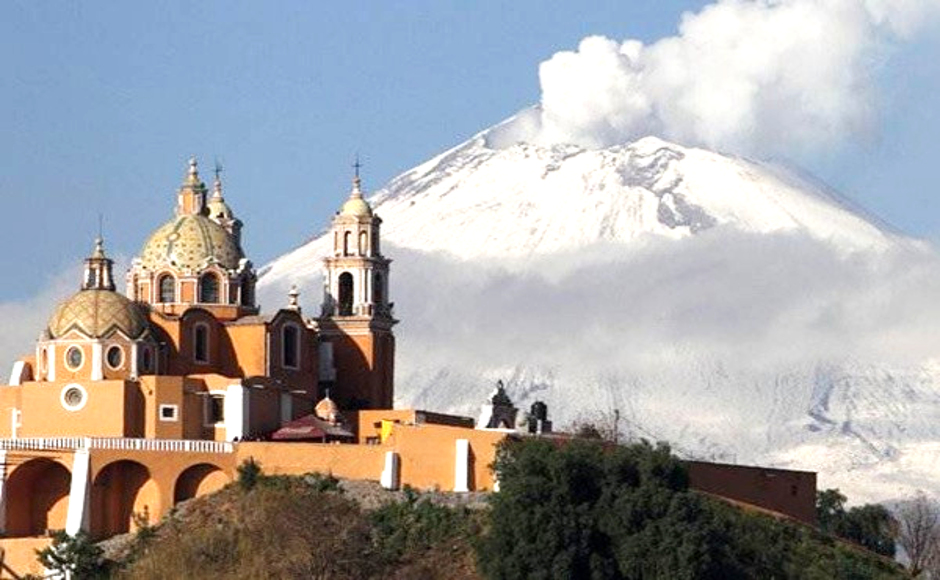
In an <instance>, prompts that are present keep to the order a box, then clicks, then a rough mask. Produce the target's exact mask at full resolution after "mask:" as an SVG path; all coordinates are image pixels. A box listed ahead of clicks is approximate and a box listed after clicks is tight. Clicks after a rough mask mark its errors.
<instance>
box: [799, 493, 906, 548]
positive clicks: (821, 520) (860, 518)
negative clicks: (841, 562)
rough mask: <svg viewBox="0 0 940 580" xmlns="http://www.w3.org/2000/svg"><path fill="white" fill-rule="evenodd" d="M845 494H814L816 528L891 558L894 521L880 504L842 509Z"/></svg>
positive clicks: (894, 529)
mask: <svg viewBox="0 0 940 580" xmlns="http://www.w3.org/2000/svg"><path fill="white" fill-rule="evenodd" d="M845 502H846V497H845V496H844V495H842V493H841V492H839V490H838V489H824V490H822V491H819V492H817V493H816V522H817V524H818V525H819V529H820V530H822V531H824V532H827V533H830V534H834V535H836V536H839V537H840V538H845V539H846V540H851V541H853V542H855V543H856V544H859V545H861V546H864V547H866V548H868V549H869V550H871V551H873V552H875V553H876V554H881V555H882V556H888V557H892V558H893V557H894V554H895V549H896V548H895V536H896V529H897V524H896V522H895V520H894V518H892V516H891V512H889V511H888V510H887V508H885V507H884V506H882V505H878V504H865V505H861V506H856V507H853V508H851V509H849V510H846V509H845Z"/></svg>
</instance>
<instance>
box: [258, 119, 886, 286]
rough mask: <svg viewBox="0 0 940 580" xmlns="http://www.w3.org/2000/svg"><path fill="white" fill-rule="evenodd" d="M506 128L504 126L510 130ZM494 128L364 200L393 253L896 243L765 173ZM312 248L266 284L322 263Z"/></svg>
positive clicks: (813, 191)
mask: <svg viewBox="0 0 940 580" xmlns="http://www.w3.org/2000/svg"><path fill="white" fill-rule="evenodd" d="M510 122H512V120H510V121H507V123H510ZM500 128H501V126H497V127H495V128H493V129H491V130H488V131H485V132H483V133H480V134H479V135H476V136H475V137H473V138H472V139H470V140H469V141H467V142H466V143H463V144H462V145H460V146H458V147H456V148H454V149H451V150H450V151H447V152H445V153H443V154H442V155H439V156H438V157H435V158H434V159H432V160H430V161H428V162H426V163H423V164H422V165H420V166H418V167H416V168H414V169H412V170H411V171H408V172H406V173H404V174H402V175H400V176H398V177H396V178H395V179H393V180H392V181H390V182H389V183H388V184H387V185H386V186H385V187H383V188H382V189H380V190H379V191H377V192H376V193H375V195H374V196H373V197H372V199H371V202H372V204H373V206H374V207H375V208H376V209H377V212H378V213H379V214H380V215H381V216H382V218H383V220H384V221H385V225H384V227H383V239H384V240H386V241H388V242H391V243H393V244H395V245H397V246H401V247H406V248H413V249H416V250H421V251H427V252H443V253H447V254H449V255H451V256H454V257H459V258H462V259H475V258H499V257H503V258H509V259H510V260H512V259H518V258H526V257H530V256H533V255H540V254H552V253H555V252H559V251H561V252H570V251H576V250H578V249H579V248H582V247H585V246H589V245H591V244H595V243H599V242H613V243H619V242H627V243H629V242H635V241H636V240H638V239H641V238H645V237H647V236H660V237H668V238H680V237H684V236H688V235H692V234H695V233H697V232H700V231H703V230H707V229H710V228H714V227H725V228H734V229H736V230H739V231H741V232H748V233H770V232H792V233H804V234H806V235H808V236H811V237H813V238H815V239H819V240H826V241H828V242H830V243H832V244H833V245H834V246H837V247H839V248H840V249H844V250H850V251H851V250H858V249H884V248H885V247H886V246H888V245H890V244H891V243H892V240H893V238H894V236H893V235H891V234H890V233H887V231H886V229H885V228H884V227H882V226H880V225H876V224H875V223H873V222H872V221H871V220H870V219H869V218H866V217H862V216H860V215H859V214H858V213H857V212H856V211H853V210H852V209H850V208H849V207H847V206H846V204H845V202H844V201H843V200H840V199H839V198H837V197H836V196H834V195H833V194H832V193H831V192H829V191H828V190H827V189H826V188H824V187H822V186H820V185H819V184H815V183H812V182H810V181H809V180H806V179H804V178H802V177H801V176H799V175H797V174H796V173H793V172H788V171H787V170H784V169H782V168H780V167H775V166H772V165H769V164H762V163H756V162H752V161H748V160H745V159H742V158H738V157H729V156H725V155H721V154H718V153H713V152H711V151H706V150H703V149H696V148H688V147H682V146H679V145H675V144H672V143H668V142H666V141H663V140H661V139H658V138H655V137H646V138H644V139H640V140H639V141H636V142H634V143H630V144H627V145H618V146H614V147H610V148H606V149H600V150H589V149H584V148H581V147H576V146H565V145H562V146H552V147H544V146H538V145H531V144H527V143H517V144H515V145H511V146H509V147H505V148H493V147H490V146H489V143H490V139H489V137H490V135H491V134H492V133H493V132H494V131H498V130H499V129H500ZM324 251H325V248H324V247H322V245H321V244H317V243H316V242H313V243H311V244H309V245H307V246H305V247H303V248H300V249H299V250H297V251H295V252H293V253H291V254H288V255H287V256H285V257H283V258H281V259H278V260H276V261H274V262H273V263H272V264H271V270H270V271H269V273H268V276H269V277H272V278H277V277H280V276H281V275H282V272H286V271H296V269H297V268H298V267H300V269H301V270H303V271H306V269H307V268H306V267H304V266H301V264H313V265H316V264H317V259H318V258H319V257H320V256H322V255H323V252H324Z"/></svg>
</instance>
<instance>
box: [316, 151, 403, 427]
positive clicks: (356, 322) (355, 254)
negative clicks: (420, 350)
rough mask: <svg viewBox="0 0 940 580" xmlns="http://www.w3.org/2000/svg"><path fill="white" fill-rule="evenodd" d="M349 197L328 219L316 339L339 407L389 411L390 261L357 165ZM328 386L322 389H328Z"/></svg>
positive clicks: (392, 347) (392, 345)
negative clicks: (329, 239) (329, 240)
mask: <svg viewBox="0 0 940 580" xmlns="http://www.w3.org/2000/svg"><path fill="white" fill-rule="evenodd" d="M355 167H356V175H355V177H354V178H353V185H352V191H351V192H350V194H349V199H347V200H346V202H345V203H344V204H343V206H342V208H341V209H340V211H339V212H337V214H336V216H335V217H334V218H333V225H332V236H333V252H332V254H331V255H330V256H328V257H327V258H326V259H325V260H324V280H323V305H322V308H321V316H320V320H319V322H320V329H321V336H322V337H323V338H324V340H325V348H326V350H327V351H331V352H330V353H329V355H328V356H325V357H324V358H326V359H327V360H329V359H332V363H333V366H334V368H335V370H336V374H335V376H336V377H337V379H336V383H335V385H333V390H332V393H333V394H334V398H336V399H337V400H338V401H339V403H340V405H341V406H342V407H344V408H348V409H355V408H367V409H388V408H391V406H392V399H393V374H394V369H393V365H394V358H395V337H394V335H393V334H392V326H394V325H395V323H396V322H397V321H396V320H395V319H394V318H393V317H392V303H390V302H389V300H388V273H389V264H390V263H391V260H389V259H387V258H385V257H384V256H383V255H382V253H381V246H380V243H379V240H380V225H381V223H382V220H381V218H379V217H378V216H377V215H375V214H374V213H373V211H372V208H371V207H370V206H369V203H368V202H367V201H366V200H365V199H364V198H363V194H362V181H361V179H360V177H359V164H358V162H357V163H356V166H355ZM328 386H330V385H324V387H328Z"/></svg>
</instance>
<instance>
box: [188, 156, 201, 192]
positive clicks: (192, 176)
mask: <svg viewBox="0 0 940 580" xmlns="http://www.w3.org/2000/svg"><path fill="white" fill-rule="evenodd" d="M198 166H199V163H198V162H197V161H196V156H195V155H193V156H192V157H190V158H189V173H188V174H187V175H186V185H192V186H197V185H199V183H200V181H199V169H198Z"/></svg>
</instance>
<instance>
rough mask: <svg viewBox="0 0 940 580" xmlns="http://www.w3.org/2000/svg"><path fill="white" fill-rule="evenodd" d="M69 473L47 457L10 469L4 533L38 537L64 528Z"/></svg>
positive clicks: (14, 535)
mask: <svg viewBox="0 0 940 580" xmlns="http://www.w3.org/2000/svg"><path fill="white" fill-rule="evenodd" d="M71 485H72V473H71V472H70V471H69V470H68V468H67V467H65V466H64V465H62V464H61V463H59V462H58V461H53V460H51V459H47V458H44V457H42V458H37V459H30V460H29V461H26V462H24V463H22V464H20V465H18V466H17V467H16V468H14V469H13V471H12V473H10V477H9V478H8V479H7V482H6V493H7V499H6V506H7V508H6V509H7V514H6V516H7V521H6V529H5V530H4V531H5V532H6V535H8V536H13V537H22V536H41V535H45V534H46V533H47V532H49V531H50V530H63V529H65V520H66V517H67V515H68V509H69V489H70V487H71Z"/></svg>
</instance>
